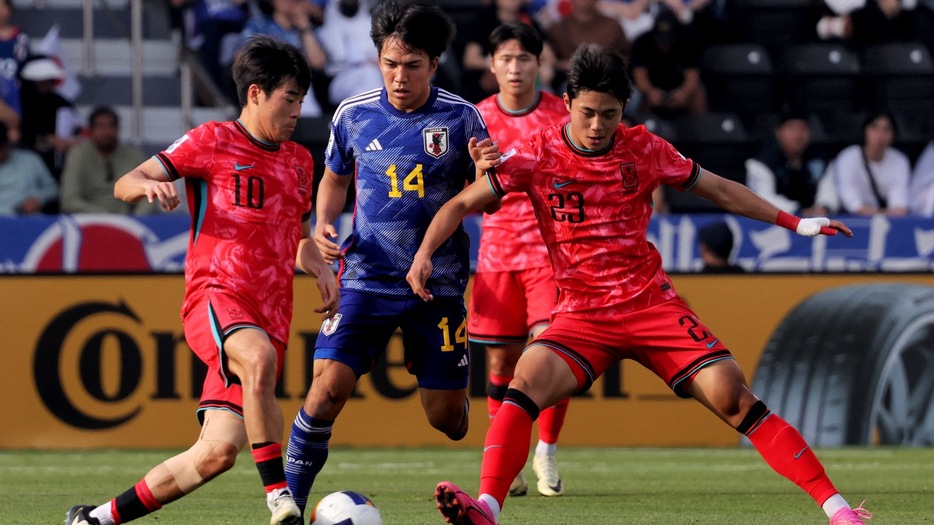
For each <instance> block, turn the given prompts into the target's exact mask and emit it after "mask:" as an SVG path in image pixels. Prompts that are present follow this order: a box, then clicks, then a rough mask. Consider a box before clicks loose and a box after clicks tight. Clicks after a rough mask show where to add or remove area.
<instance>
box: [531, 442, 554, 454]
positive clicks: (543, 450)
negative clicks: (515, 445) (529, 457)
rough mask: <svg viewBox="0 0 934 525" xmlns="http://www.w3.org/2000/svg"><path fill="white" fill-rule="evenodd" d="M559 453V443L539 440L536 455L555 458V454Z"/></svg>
mask: <svg viewBox="0 0 934 525" xmlns="http://www.w3.org/2000/svg"><path fill="white" fill-rule="evenodd" d="M557 451H558V444H557V443H551V444H549V443H545V442H544V441H542V440H540V439H539V440H538V444H537V445H535V455H536V456H554V455H555V452H557Z"/></svg>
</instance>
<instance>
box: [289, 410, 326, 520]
mask: <svg viewBox="0 0 934 525" xmlns="http://www.w3.org/2000/svg"><path fill="white" fill-rule="evenodd" d="M333 426H334V421H333V420H327V419H316V418H313V417H311V416H309V415H308V414H306V413H305V410H304V409H301V408H300V409H299V410H298V414H297V415H296V416H295V422H293V423H292V432H291V434H289V445H288V448H287V450H286V457H285V479H286V481H287V482H288V484H289V490H290V491H292V497H293V498H295V503H296V504H297V505H298V508H299V509H301V511H302V514H303V515H304V513H305V505H307V504H308V495H309V493H310V492H311V486H312V485H313V484H314V483H315V477H316V476H317V475H318V473H319V472H321V469H322V468H323V467H324V463H325V462H326V461H327V460H328V442H329V441H330V439H331V428H332V427H333Z"/></svg>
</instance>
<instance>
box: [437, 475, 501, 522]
mask: <svg viewBox="0 0 934 525" xmlns="http://www.w3.org/2000/svg"><path fill="white" fill-rule="evenodd" d="M435 500H436V501H437V502H438V510H439V511H441V515H442V516H444V521H446V522H448V523H451V524H453V525H496V520H495V519H493V512H492V511H491V510H490V507H489V506H488V505H487V504H486V503H484V502H482V501H478V500H475V499H473V498H471V497H470V496H468V495H467V493H466V492H464V491H463V490H461V489H459V488H457V485H455V484H453V483H451V482H450V481H442V482H441V483H438V486H437V487H436V488H435Z"/></svg>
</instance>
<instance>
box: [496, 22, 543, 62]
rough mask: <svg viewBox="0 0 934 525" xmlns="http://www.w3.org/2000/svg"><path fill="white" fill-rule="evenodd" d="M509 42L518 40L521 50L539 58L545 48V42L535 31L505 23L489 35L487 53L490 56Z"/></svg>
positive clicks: (518, 24)
mask: <svg viewBox="0 0 934 525" xmlns="http://www.w3.org/2000/svg"><path fill="white" fill-rule="evenodd" d="M510 40H518V41H519V46H520V47H522V49H524V50H525V51H527V52H529V53H531V54H532V55H534V56H536V57H537V56H540V55H541V54H542V50H543V49H544V48H545V41H544V39H543V37H542V34H541V33H539V32H538V30H537V29H535V28H534V27H532V26H530V25H526V24H520V23H516V22H507V23H505V24H501V25H499V26H497V27H496V29H494V30H493V31H492V32H491V33H490V40H489V42H487V52H488V53H489V54H490V55H491V56H492V55H493V53H495V52H496V50H497V49H499V46H501V45H503V44H504V43H506V42H508V41H510Z"/></svg>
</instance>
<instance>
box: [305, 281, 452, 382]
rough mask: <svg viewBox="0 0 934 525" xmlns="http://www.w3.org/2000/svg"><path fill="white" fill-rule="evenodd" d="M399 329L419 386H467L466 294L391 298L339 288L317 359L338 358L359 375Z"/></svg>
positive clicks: (320, 337)
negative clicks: (335, 310)
mask: <svg viewBox="0 0 934 525" xmlns="http://www.w3.org/2000/svg"><path fill="white" fill-rule="evenodd" d="M397 328H399V329H401V330H402V345H403V347H404V349H405V352H404V353H405V368H406V370H408V371H409V373H410V374H412V375H414V376H415V377H416V378H417V379H418V386H419V388H429V389H435V390H460V389H462V388H466V387H467V375H468V372H469V369H470V362H469V357H468V353H467V309H466V308H465V307H464V299H463V298H462V297H457V298H453V297H436V298H435V299H434V300H433V301H430V302H427V303H426V302H425V301H422V300H421V298H419V297H416V296H411V297H390V296H384V295H377V294H370V293H365V292H360V291H357V290H346V289H345V290H341V302H340V307H339V308H338V310H337V313H336V314H335V315H334V318H333V319H330V320H328V321H325V322H324V323H323V324H322V325H321V331H320V332H319V333H318V341H317V343H316V344H315V359H331V360H334V361H340V362H341V363H344V364H345V365H347V366H349V367H350V368H352V369H353V371H354V373H355V374H356V375H357V377H358V378H359V377H360V376H361V375H363V374H365V373H367V372H369V371H370V370H371V369H372V368H373V365H374V364H375V363H376V360H377V359H378V358H379V357H380V356H381V355H382V354H383V353H384V352H385V350H386V345H387V344H388V343H389V338H390V337H392V334H393V333H394V332H395V331H396V329H397Z"/></svg>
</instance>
